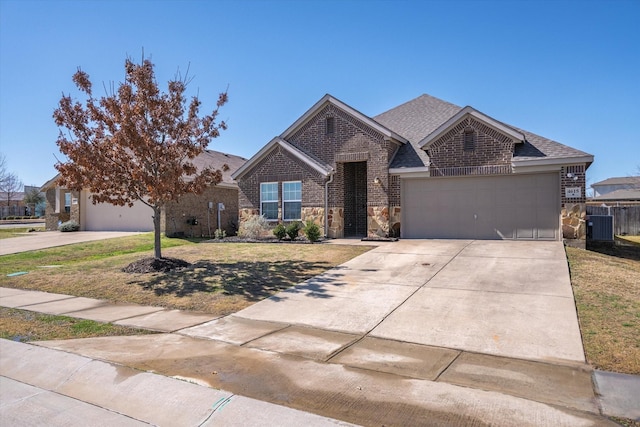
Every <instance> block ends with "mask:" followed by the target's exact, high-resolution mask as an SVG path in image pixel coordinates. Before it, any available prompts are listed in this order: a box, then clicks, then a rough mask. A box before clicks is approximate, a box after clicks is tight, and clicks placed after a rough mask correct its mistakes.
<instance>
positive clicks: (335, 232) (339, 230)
mask: <svg viewBox="0 0 640 427" xmlns="http://www.w3.org/2000/svg"><path fill="white" fill-rule="evenodd" d="M327 222H328V224H327V228H328V231H327V236H328V237H330V238H332V239H335V238H339V237H342V236H344V208H342V207H338V206H335V207H330V208H329V212H328V215H327Z"/></svg>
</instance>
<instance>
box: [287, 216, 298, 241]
mask: <svg viewBox="0 0 640 427" xmlns="http://www.w3.org/2000/svg"><path fill="white" fill-rule="evenodd" d="M285 231H286V233H287V236H289V238H290V239H291V240H296V237H298V232H299V231H300V223H299V222H297V221H296V222H292V223H291V224H289V225H287V228H286V229H285Z"/></svg>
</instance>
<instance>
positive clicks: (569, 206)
mask: <svg viewBox="0 0 640 427" xmlns="http://www.w3.org/2000/svg"><path fill="white" fill-rule="evenodd" d="M561 212H562V237H563V238H564V239H579V240H584V239H586V236H587V224H586V219H585V218H586V215H587V210H586V204H584V203H565V204H563V206H562V211H561Z"/></svg>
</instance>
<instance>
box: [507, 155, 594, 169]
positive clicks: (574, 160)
mask: <svg viewBox="0 0 640 427" xmlns="http://www.w3.org/2000/svg"><path fill="white" fill-rule="evenodd" d="M582 163H587V165H591V163H593V156H592V155H587V156H578V157H554V158H552V159H531V160H512V161H511V165H512V166H513V167H514V169H517V168H523V167H535V166H545V165H560V166H564V165H573V164H582Z"/></svg>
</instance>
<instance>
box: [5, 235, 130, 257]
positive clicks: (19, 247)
mask: <svg viewBox="0 0 640 427" xmlns="http://www.w3.org/2000/svg"><path fill="white" fill-rule="evenodd" d="M136 234H140V233H138V232H129V231H74V232H68V233H62V232H60V231H44V232H36V233H25V235H24V236H21V237H11V238H9V239H2V240H0V255H8V254H16V253H19V252H28V251H37V250H40V249H46V248H53V247H56V246H65V245H71V244H73V243H84V242H92V241H95V240H105V239H112V238H114V237H124V236H133V235H136Z"/></svg>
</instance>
